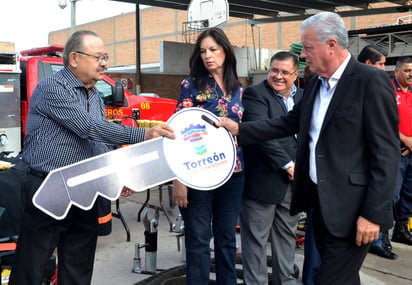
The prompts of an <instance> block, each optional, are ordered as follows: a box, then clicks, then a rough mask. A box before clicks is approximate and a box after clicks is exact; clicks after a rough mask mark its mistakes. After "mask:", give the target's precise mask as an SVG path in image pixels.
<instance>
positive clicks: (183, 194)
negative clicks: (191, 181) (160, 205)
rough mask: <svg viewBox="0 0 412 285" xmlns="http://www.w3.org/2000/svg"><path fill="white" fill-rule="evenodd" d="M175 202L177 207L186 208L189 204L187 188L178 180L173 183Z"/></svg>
mask: <svg viewBox="0 0 412 285" xmlns="http://www.w3.org/2000/svg"><path fill="white" fill-rule="evenodd" d="M172 196H173V201H174V202H175V204H176V205H178V206H179V207H182V208H186V207H187V204H189V202H188V201H187V187H186V185H184V184H182V183H180V182H179V181H178V180H174V181H173V195H172Z"/></svg>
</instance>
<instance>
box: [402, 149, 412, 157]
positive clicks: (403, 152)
mask: <svg viewBox="0 0 412 285" xmlns="http://www.w3.org/2000/svg"><path fill="white" fill-rule="evenodd" d="M410 153H411V151H410V150H409V148H407V147H402V148H401V155H402V156H407V155H408V154H410Z"/></svg>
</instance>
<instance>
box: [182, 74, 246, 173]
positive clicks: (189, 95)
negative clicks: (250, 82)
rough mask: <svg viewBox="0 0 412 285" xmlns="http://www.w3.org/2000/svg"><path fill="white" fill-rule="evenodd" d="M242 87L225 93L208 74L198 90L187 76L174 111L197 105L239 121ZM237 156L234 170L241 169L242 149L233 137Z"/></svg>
mask: <svg viewBox="0 0 412 285" xmlns="http://www.w3.org/2000/svg"><path fill="white" fill-rule="evenodd" d="M242 92H243V88H242V87H239V88H238V89H237V90H236V91H235V92H232V93H231V94H228V95H225V94H224V93H223V91H222V90H221V89H220V87H219V85H218V84H217V82H216V80H215V79H214V78H213V76H212V75H211V74H209V79H208V83H207V86H206V89H205V90H203V91H198V90H197V89H196V88H195V86H194V83H193V79H192V78H190V77H188V78H185V79H184V80H183V81H182V84H181V91H180V96H179V99H178V101H177V106H176V112H177V111H179V110H181V109H183V108H190V107H198V108H203V109H206V110H208V111H210V112H212V113H213V114H215V115H216V116H218V117H227V118H229V119H232V120H233V121H235V122H240V120H241V119H242V115H243V110H244V108H243V105H242V101H241V100H242ZM235 144H236V149H237V156H236V166H235V170H234V172H240V171H242V170H243V163H244V162H243V155H242V149H241V148H240V147H239V145H238V143H237V140H236V139H235Z"/></svg>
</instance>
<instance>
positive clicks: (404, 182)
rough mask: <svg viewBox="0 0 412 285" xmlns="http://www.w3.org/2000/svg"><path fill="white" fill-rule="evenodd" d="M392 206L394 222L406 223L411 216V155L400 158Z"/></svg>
mask: <svg viewBox="0 0 412 285" xmlns="http://www.w3.org/2000/svg"><path fill="white" fill-rule="evenodd" d="M394 204H395V221H397V222H401V221H407V220H408V219H409V217H410V216H412V154H408V155H406V156H402V157H401V163H400V167H399V172H398V178H397V182H396V192H395V198H394Z"/></svg>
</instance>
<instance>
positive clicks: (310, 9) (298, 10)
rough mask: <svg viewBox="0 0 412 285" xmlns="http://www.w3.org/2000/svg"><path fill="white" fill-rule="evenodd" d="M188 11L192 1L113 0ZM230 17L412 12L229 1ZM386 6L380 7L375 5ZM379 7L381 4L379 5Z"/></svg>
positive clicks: (404, 3) (253, 19) (307, 1)
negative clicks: (319, 13)
mask: <svg viewBox="0 0 412 285" xmlns="http://www.w3.org/2000/svg"><path fill="white" fill-rule="evenodd" d="M114 1H119V2H128V3H136V4H141V5H150V6H155V7H163V8H170V9H177V10H185V11H187V9H188V7H189V4H190V2H191V0H114ZM228 2H229V16H231V17H238V18H245V19H249V20H250V23H251V24H259V23H270V22H286V21H299V20H303V19H305V18H307V17H309V16H311V15H313V14H316V13H318V12H320V11H330V12H336V13H338V14H339V15H341V17H352V16H364V15H376V14H389V13H403V12H408V11H412V5H411V1H408V0H394V1H382V0H375V1H373V0H337V1H328V0H228ZM378 3H386V4H387V6H386V7H381V8H378V7H376V5H374V4H378ZM379 6H380V5H379Z"/></svg>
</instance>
